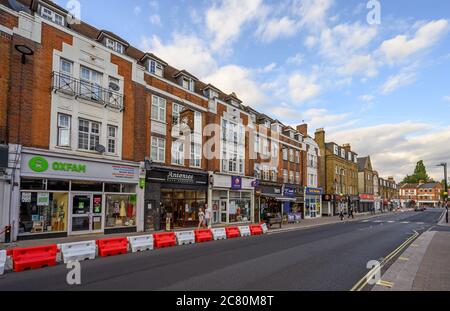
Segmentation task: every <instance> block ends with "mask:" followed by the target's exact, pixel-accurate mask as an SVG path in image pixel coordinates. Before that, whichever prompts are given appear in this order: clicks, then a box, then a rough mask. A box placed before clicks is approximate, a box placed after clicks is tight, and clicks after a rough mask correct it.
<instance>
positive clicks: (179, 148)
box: [171, 139, 184, 166]
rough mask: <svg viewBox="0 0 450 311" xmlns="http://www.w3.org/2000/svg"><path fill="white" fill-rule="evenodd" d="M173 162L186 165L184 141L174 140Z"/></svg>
mask: <svg viewBox="0 0 450 311" xmlns="http://www.w3.org/2000/svg"><path fill="white" fill-rule="evenodd" d="M171 158H172V164H173V165H180V166H184V141H182V140H179V139H174V140H172V157H171Z"/></svg>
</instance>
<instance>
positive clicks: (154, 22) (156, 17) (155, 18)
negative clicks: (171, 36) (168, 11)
mask: <svg viewBox="0 0 450 311" xmlns="http://www.w3.org/2000/svg"><path fill="white" fill-rule="evenodd" d="M149 21H150V23H151V24H152V25H155V26H161V17H160V16H159V15H158V14H153V15H151V16H150V17H149Z"/></svg>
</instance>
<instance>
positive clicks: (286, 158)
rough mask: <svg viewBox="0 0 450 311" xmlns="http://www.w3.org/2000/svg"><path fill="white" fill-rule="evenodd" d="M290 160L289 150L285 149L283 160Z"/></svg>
mask: <svg viewBox="0 0 450 311" xmlns="http://www.w3.org/2000/svg"><path fill="white" fill-rule="evenodd" d="M288 158H289V155H288V148H283V160H284V161H287V160H288Z"/></svg>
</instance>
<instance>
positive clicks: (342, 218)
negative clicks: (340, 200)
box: [339, 207, 344, 221]
mask: <svg viewBox="0 0 450 311" xmlns="http://www.w3.org/2000/svg"><path fill="white" fill-rule="evenodd" d="M339 218H340V219H341V221H343V220H344V209H343V208H342V207H341V208H340V211H339Z"/></svg>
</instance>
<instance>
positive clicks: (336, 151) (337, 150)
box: [334, 145, 339, 155]
mask: <svg viewBox="0 0 450 311" xmlns="http://www.w3.org/2000/svg"><path fill="white" fill-rule="evenodd" d="M334 155H339V147H338V146H337V145H334Z"/></svg>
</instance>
